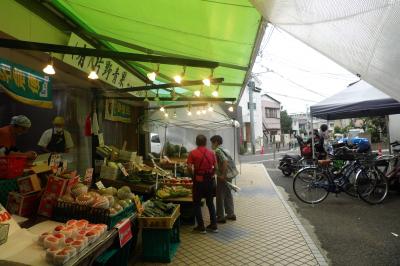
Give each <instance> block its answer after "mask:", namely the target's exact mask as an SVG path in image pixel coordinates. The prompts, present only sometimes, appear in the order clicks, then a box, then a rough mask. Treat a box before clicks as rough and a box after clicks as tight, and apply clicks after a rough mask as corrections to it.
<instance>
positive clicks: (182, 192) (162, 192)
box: [156, 186, 192, 199]
mask: <svg viewBox="0 0 400 266" xmlns="http://www.w3.org/2000/svg"><path fill="white" fill-rule="evenodd" d="M191 194H192V190H191V189H189V188H185V187H183V186H164V187H162V188H160V189H159V190H157V192H156V195H157V197H159V198H160V199H167V198H179V197H187V196H189V195H191Z"/></svg>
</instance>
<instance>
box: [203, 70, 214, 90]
mask: <svg viewBox="0 0 400 266" xmlns="http://www.w3.org/2000/svg"><path fill="white" fill-rule="evenodd" d="M213 75H214V69H211V74H210V76H209V77H208V78H205V79H203V84H204V85H205V86H207V87H210V86H211V79H212V78H213Z"/></svg>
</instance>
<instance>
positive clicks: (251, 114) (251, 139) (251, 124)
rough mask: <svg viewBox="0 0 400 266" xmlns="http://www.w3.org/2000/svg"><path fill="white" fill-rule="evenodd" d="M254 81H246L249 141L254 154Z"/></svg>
mask: <svg viewBox="0 0 400 266" xmlns="http://www.w3.org/2000/svg"><path fill="white" fill-rule="evenodd" d="M255 86H256V85H255V83H254V81H250V82H249V83H248V88H249V108H250V142H251V152H252V153H253V154H256V147H255V138H256V137H255V132H254V108H253V90H254V89H255Z"/></svg>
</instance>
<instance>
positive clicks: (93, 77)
mask: <svg viewBox="0 0 400 266" xmlns="http://www.w3.org/2000/svg"><path fill="white" fill-rule="evenodd" d="M88 78H89V79H98V78H99V76H98V75H97V73H96V70H95V69H94V68H92V70H91V71H90V73H89V76H88Z"/></svg>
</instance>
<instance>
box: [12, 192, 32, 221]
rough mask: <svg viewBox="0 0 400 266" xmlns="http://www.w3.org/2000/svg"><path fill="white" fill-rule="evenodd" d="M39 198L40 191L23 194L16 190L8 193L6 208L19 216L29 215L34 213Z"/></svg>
mask: <svg viewBox="0 0 400 266" xmlns="http://www.w3.org/2000/svg"><path fill="white" fill-rule="evenodd" d="M39 199H40V193H31V194H29V195H23V194H20V193H17V192H10V193H9V194H8V201H7V210H8V211H9V212H10V213H13V214H18V215H19V216H23V217H29V216H31V215H33V214H35V213H36V211H37V208H38V204H39Z"/></svg>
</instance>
